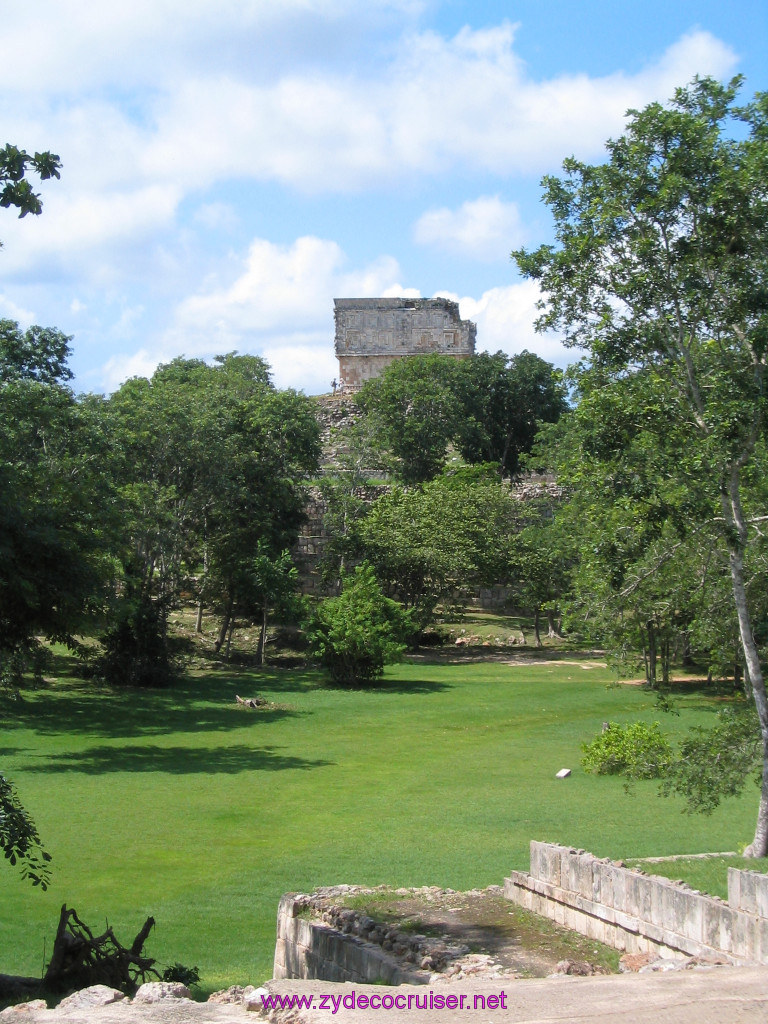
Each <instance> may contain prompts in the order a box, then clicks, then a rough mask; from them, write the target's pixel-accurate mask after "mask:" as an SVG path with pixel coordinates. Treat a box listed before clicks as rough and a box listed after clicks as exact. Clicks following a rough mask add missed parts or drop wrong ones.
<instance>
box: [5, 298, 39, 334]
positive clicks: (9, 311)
mask: <svg viewBox="0 0 768 1024" xmlns="http://www.w3.org/2000/svg"><path fill="white" fill-rule="evenodd" d="M0 319H3V320H15V321H16V322H17V323H19V324H21V326H22V327H25V328H26V327H30V326H31V325H32V324H33V323H34V322H35V314H34V313H33V312H32V311H31V310H29V309H25V308H24V307H23V306H19V305H18V304H17V303H16V302H14V301H13V299H10V298H9V297H8V296H7V295H4V294H2V293H0Z"/></svg>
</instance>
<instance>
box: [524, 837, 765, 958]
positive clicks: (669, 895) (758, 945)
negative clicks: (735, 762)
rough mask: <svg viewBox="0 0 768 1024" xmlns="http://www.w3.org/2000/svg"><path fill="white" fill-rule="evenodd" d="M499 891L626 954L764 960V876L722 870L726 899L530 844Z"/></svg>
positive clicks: (580, 852)
mask: <svg viewBox="0 0 768 1024" xmlns="http://www.w3.org/2000/svg"><path fill="white" fill-rule="evenodd" d="M504 895H505V896H506V897H507V898H508V899H510V900H512V901H513V902H514V903H518V904H520V905H521V906H523V907H525V908H527V909H528V910H532V911H534V912H535V913H537V914H541V915H542V916H543V917H548V918H550V919H551V920H553V921H555V922H556V923H557V924H561V925H564V926H565V927H566V928H571V929H573V930H574V931H578V932H581V933H582V934H583V935H587V936H588V937H589V938H593V939H597V940H598V941H600V942H604V943H606V945H609V946H613V947H614V948H616V949H621V950H626V951H627V952H629V953H641V952H658V953H660V954H663V955H665V956H670V955H671V956H673V957H680V956H704V957H713V956H714V957H723V958H725V959H726V960H728V961H730V962H732V963H768V875H761V874H758V873H757V872H754V871H740V870H737V869H735V868H729V870H728V903H725V902H723V901H722V900H719V899H716V898H715V897H712V896H705V895H703V894H702V893H699V892H696V891H695V890H693V889H690V888H689V887H688V886H686V885H683V884H681V883H679V882H673V881H670V879H668V878H661V877H659V876H657V875H646V874H645V873H643V872H641V871H636V870H632V869H630V868H627V867H624V866H623V865H622V864H621V862H616V861H611V860H601V859H599V858H597V857H595V856H593V854H591V853H586V852H585V851H583V850H573V849H569V848H567V847H563V846H557V845H555V844H552V843H537V842H532V843H531V866H530V871H529V872H527V873H526V872H524V871H513V872H512V875H511V877H510V878H508V879H506V880H505V886H504Z"/></svg>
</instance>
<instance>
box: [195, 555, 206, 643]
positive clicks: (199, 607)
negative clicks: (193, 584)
mask: <svg viewBox="0 0 768 1024" xmlns="http://www.w3.org/2000/svg"><path fill="white" fill-rule="evenodd" d="M207 579H208V545H207V544H205V545H204V546H203V583H202V586H201V587H200V596H199V599H198V602H197V621H196V622H195V632H196V633H202V632H203V607H204V605H203V596H204V594H205V583H206V580H207Z"/></svg>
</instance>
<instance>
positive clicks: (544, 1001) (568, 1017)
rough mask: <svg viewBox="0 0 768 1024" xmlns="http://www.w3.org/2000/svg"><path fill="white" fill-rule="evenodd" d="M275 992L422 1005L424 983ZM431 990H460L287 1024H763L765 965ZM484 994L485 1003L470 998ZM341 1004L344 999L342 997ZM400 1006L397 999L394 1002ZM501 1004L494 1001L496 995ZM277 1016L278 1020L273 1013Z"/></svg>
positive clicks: (303, 984) (315, 1012) (279, 986)
mask: <svg viewBox="0 0 768 1024" xmlns="http://www.w3.org/2000/svg"><path fill="white" fill-rule="evenodd" d="M269 988H270V989H271V990H272V991H273V992H275V993H281V994H300V995H313V996H314V1000H313V1002H314V1003H315V1006H316V1005H317V1003H318V1002H319V997H320V996H321V995H328V996H335V997H336V998H337V999H338V997H342V996H344V995H347V996H348V995H349V994H350V993H351V992H352V991H353V990H354V991H355V992H356V994H358V995H360V994H363V993H364V994H366V995H368V996H370V995H371V994H374V993H375V994H377V995H380V996H382V997H384V996H386V995H389V996H396V995H401V996H403V995H404V996H406V1002H407V996H408V995H409V994H412V995H413V996H414V997H415V996H419V997H420V998H419V1001H420V1002H421V1003H422V1005H423V1000H424V995H425V992H426V993H428V992H429V991H430V987H429V986H426V985H425V986H411V985H403V986H400V987H398V988H385V987H378V986H376V987H374V986H354V985H349V984H347V985H337V984H331V983H329V982H322V981H290V982H289V981H281V982H271V983H270V985H269ZM431 991H432V993H433V995H438V994H439V995H442V996H447V995H451V994H452V995H457V996H461V995H465V996H466V997H467V998H466V999H465V1008H464V1009H463V1010H461V1009H432V1010H429V1009H418V1010H417V1009H415V999H414V1000H413V1001H412V1003H413V1005H414V1008H412V1009H411V1010H408V1009H397V1008H393V1009H373V1010H371V1009H354V1010H352V1009H346V1008H343V1007H341V1006H339V1009H338V1011H337V1012H336V1013H335V1014H334V1013H333V1012H332V1009H328V1010H320V1009H319V1008H313V1009H312V1010H299V1011H293V1013H294V1014H295V1016H293V1017H292V1020H293V1022H295V1024H374V1022H376V1024H414V1022H416V1021H419V1022H424V1021H428V1022H429V1024H457V1022H459V1021H464V1022H471V1021H472V1020H473V1019H474V1021H475V1022H476V1024H491V1022H492V1024H609V1022H613V1021H617V1022H620V1024H766V1022H768V968H766V967H742V968H720V969H718V968H714V969H711V970H702V971H678V972H668V973H666V974H623V975H611V976H608V977H605V976H603V977H593V978H572V977H562V978H540V979H531V980H526V981H511V982H504V981H503V980H502V981H501V984H499V982H497V983H496V984H491V983H489V982H488V981H485V982H473V983H470V982H467V983H466V984H465V983H461V984H456V985H439V986H438V985H436V986H434V987H432V988H431ZM502 992H503V993H504V996H505V999H504V1002H505V1004H506V1009H501V1008H498V1009H492V1010H491V1009H488V1008H487V1005H488V998H487V997H488V996H489V995H494V996H497V997H499V996H500V994H501V993H502ZM476 995H477V996H481V997H482V996H485V1000H486V1009H482V1005H483V1004H482V1001H480V1000H478V1001H477V1007H478V1008H477V1009H474V1005H475V998H474V997H475V996H476ZM348 1002H349V999H348ZM400 1002H401V1005H402V1000H401V1001H400ZM500 1002H501V1001H500ZM281 1016H282V1015H280V1016H278V1017H277V1020H280V1017H281Z"/></svg>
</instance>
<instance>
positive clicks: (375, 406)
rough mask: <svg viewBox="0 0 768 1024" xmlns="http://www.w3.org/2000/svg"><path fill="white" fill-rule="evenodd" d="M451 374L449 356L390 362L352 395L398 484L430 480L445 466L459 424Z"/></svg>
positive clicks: (454, 367)
mask: <svg viewBox="0 0 768 1024" xmlns="http://www.w3.org/2000/svg"><path fill="white" fill-rule="evenodd" d="M457 369H458V361H457V360H456V359H453V358H452V357H451V356H440V355H429V356H410V357H408V358H407V359H396V360H395V361H394V362H392V363H390V365H389V366H387V367H386V369H385V371H384V373H382V374H381V376H379V377H374V378H373V379H372V380H368V381H366V382H365V384H364V385H363V387H362V389H361V390H360V392H359V394H358V395H357V399H356V401H357V404H358V405H359V406H360V408H361V409H362V410H363V411H364V412H366V413H368V414H369V416H371V417H372V418H373V420H374V423H375V430H376V434H377V435H378V443H379V446H380V449H381V450H382V451H386V452H388V453H389V454H390V456H391V469H392V470H393V471H394V473H395V474H396V476H397V477H398V479H400V480H402V481H403V483H406V484H411V483H421V482H423V481H425V480H431V479H432V478H433V477H434V476H435V475H436V474H437V473H439V472H440V470H441V469H442V468H443V466H444V465H445V460H446V451H447V448H448V444H449V442H450V440H451V439H452V438H453V437H454V436H455V434H456V431H457V429H458V424H459V410H458V407H457V402H456V391H455V378H456V373H457Z"/></svg>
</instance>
